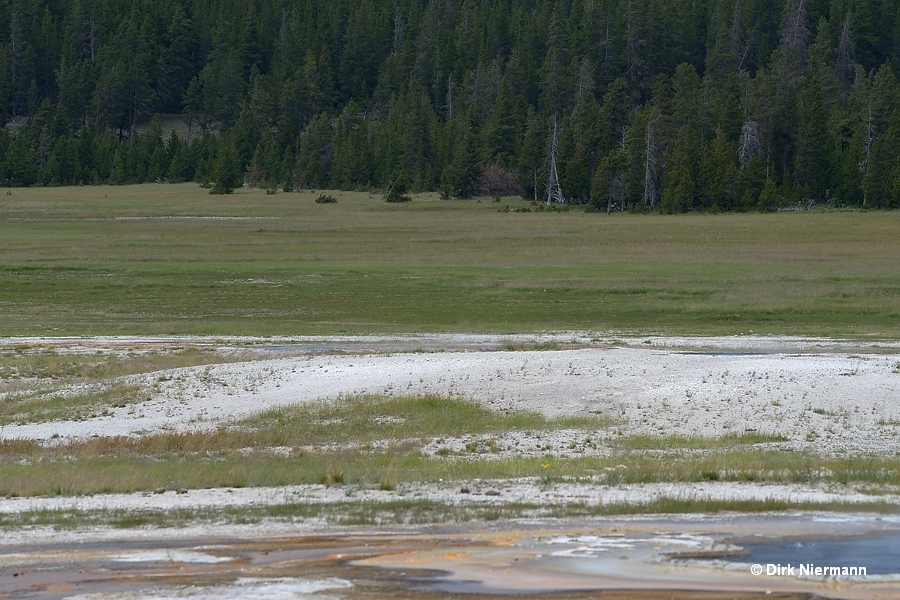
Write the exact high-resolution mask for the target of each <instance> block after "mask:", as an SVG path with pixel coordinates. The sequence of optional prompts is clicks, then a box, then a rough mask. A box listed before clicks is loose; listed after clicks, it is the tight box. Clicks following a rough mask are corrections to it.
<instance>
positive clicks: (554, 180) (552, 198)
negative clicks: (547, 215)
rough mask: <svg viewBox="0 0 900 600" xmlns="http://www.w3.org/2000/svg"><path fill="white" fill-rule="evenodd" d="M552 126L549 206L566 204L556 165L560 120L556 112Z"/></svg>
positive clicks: (548, 182)
mask: <svg viewBox="0 0 900 600" xmlns="http://www.w3.org/2000/svg"><path fill="white" fill-rule="evenodd" d="M550 128H551V131H552V132H553V135H552V137H551V139H550V174H549V175H548V176H547V206H550V205H551V204H554V203H555V204H565V203H566V198H565V196H563V193H562V188H561V187H560V185H559V171H558V169H557V166H556V156H557V153H558V151H559V122H558V117H557V114H556V113H553V116H552V117H550Z"/></svg>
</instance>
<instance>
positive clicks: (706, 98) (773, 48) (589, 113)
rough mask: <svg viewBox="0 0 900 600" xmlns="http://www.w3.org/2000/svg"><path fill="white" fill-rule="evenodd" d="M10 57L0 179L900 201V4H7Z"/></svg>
mask: <svg viewBox="0 0 900 600" xmlns="http://www.w3.org/2000/svg"><path fill="white" fill-rule="evenodd" d="M0 40H2V46H0V99H2V102H0V123H2V124H4V125H5V127H2V128H0V181H2V182H3V184H5V185H7V186H34V185H72V184H97V183H110V184H126V183H139V182H153V181H160V182H166V181H168V182H180V181H197V182H199V183H200V184H202V185H209V186H212V187H213V189H214V191H224V192H227V191H230V190H231V189H232V188H233V187H236V186H239V185H241V183H242V181H243V182H246V183H247V184H249V185H255V186H260V187H265V188H268V189H271V190H273V191H274V190H275V189H284V190H293V189H308V188H341V189H387V188H395V189H401V190H402V189H406V188H408V189H411V190H440V191H441V192H442V193H444V194H445V195H446V196H448V197H461V198H466V197H471V196H474V195H482V194H486V195H504V194H522V195H524V196H526V197H532V198H535V199H537V200H541V201H547V199H548V197H549V198H550V199H551V200H555V201H557V202H564V203H567V204H579V205H585V206H586V207H590V208H591V209H598V210H603V211H606V210H636V211H663V212H683V211H689V210H710V211H714V210H770V209H774V208H778V207H789V206H808V205H810V204H812V203H815V204H816V205H822V204H827V205H834V206H851V207H858V206H861V207H870V208H896V207H900V156H898V149H900V86H898V82H897V78H896V75H895V73H896V72H897V69H898V68H900V0H555V1H554V0H484V1H479V2H476V1H475V0H395V1H391V2H377V1H373V0H328V1H325V0H154V1H152V2H151V1H149V0H131V1H119V0H116V1H113V0H2V1H0ZM173 123H177V124H178V127H172V124H173ZM557 182H558V185H556V183H557Z"/></svg>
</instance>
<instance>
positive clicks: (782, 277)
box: [0, 184, 900, 338]
mask: <svg viewBox="0 0 900 600" xmlns="http://www.w3.org/2000/svg"><path fill="white" fill-rule="evenodd" d="M318 194H319V193H318V192H307V193H302V194H285V193H279V194H277V195H266V194H265V192H264V191H262V190H250V189H242V190H239V191H238V192H237V193H236V194H234V195H233V196H210V195H209V194H208V193H207V192H206V190H203V189H201V188H199V187H198V186H196V185H193V184H185V185H145V186H132V187H83V188H34V189H14V190H10V191H9V195H0V274H2V275H0V335H62V334H126V333H127V334H169V333H173V334H194V333H196V334H253V335H269V334H333V333H372V332H378V333H390V332H431V331H485V332H520V331H538V330H548V329H557V330H558V329H596V330H616V331H622V332H633V333H649V332H657V333H680V334H737V333H748V332H750V331H753V332H756V333H785V334H805V335H830V336H855V335H869V334H874V335H876V336H880V337H885V338H898V337H900V260H898V255H897V251H898V249H900V237H898V234H900V212H814V213H780V214H728V215H681V216H659V215H630V214H624V215H619V214H617V215H613V216H612V217H607V216H606V215H603V214H584V213H583V212H581V211H580V210H573V211H570V212H567V213H556V212H552V213H551V212H536V211H535V209H534V207H533V206H531V204H530V203H528V202H525V201H523V200H520V199H504V200H502V201H501V202H500V203H495V202H491V201H490V200H489V199H482V201H481V202H478V201H474V200H471V201H442V200H439V199H438V198H437V197H435V196H433V195H421V196H416V197H415V198H414V200H413V202H410V203H406V204H399V205H396V204H395V205H391V204H385V203H384V202H382V201H381V197H380V196H379V195H370V194H367V193H349V192H334V193H333V195H334V196H335V197H336V198H337V199H338V202H337V204H316V203H315V202H314V199H315V197H317V196H318ZM507 206H508V207H509V208H511V209H513V210H510V211H506V210H505V209H506V207H507ZM525 208H528V209H530V210H531V211H532V212H528V213H525V212H519V211H517V210H516V209H525Z"/></svg>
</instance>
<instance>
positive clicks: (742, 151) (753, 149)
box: [738, 120, 760, 171]
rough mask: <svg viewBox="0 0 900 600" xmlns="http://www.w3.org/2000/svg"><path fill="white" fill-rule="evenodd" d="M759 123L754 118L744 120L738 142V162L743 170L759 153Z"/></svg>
mask: <svg viewBox="0 0 900 600" xmlns="http://www.w3.org/2000/svg"><path fill="white" fill-rule="evenodd" d="M759 148H760V144H759V124H758V123H757V122H756V121H753V120H747V121H744V125H743V126H742V127H741V138H740V141H739V143H738V164H739V165H740V170H741V171H743V170H744V167H746V166H747V162H749V161H750V159H751V158H752V157H753V155H754V154H758V153H759Z"/></svg>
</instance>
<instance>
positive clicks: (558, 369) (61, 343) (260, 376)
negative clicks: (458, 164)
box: [0, 333, 900, 597]
mask: <svg viewBox="0 0 900 600" xmlns="http://www.w3.org/2000/svg"><path fill="white" fill-rule="evenodd" d="M546 342H554V343H558V344H561V345H562V346H563V347H569V346H572V349H563V350H553V351H535V350H527V349H525V350H509V349H506V350H504V349H502V348H504V347H507V348H508V347H516V348H527V347H529V346H530V345H534V344H542V343H546ZM0 344H9V345H12V344H17V345H22V344H33V345H35V346H46V345H53V346H56V347H58V348H63V349H67V350H69V351H73V352H79V351H88V352H96V351H98V350H99V351H126V350H138V351H139V350H140V349H141V348H156V347H169V346H184V345H204V346H213V347H219V348H222V349H223V351H224V352H230V351H234V350H237V349H241V348H245V347H247V346H251V347H253V348H254V349H255V351H256V352H261V353H263V354H264V355H265V356H266V357H265V358H263V359H261V360H253V361H248V362H242V363H228V364H218V365H212V366H204V367H196V368H187V369H176V370H171V371H166V372H157V373H151V374H147V375H141V376H136V377H131V378H128V381H130V382H132V383H136V384H140V385H144V386H146V387H147V389H149V390H150V397H149V399H148V400H146V401H145V402H142V403H140V404H136V405H131V406H127V407H125V408H120V409H115V410H113V412H112V414H111V415H109V416H104V417H97V418H93V419H89V420H85V421H78V422H53V423H46V424H29V425H16V426H6V427H3V428H2V430H0V438H5V439H10V438H29V439H37V440H41V441H44V442H46V443H54V441H55V440H69V439H75V438H84V437H89V436H110V435H143V434H148V433H153V432H158V431H164V430H169V431H171V430H190V429H198V428H214V427H217V426H218V425H220V424H223V423H227V422H229V421H232V420H234V419H237V418H240V417H242V416H245V415H248V414H251V413H254V412H257V411H259V410H263V409H267V408H271V407H276V406H282V405H288V404H292V403H297V402H305V401H310V400H314V399H328V398H335V397H337V396H339V395H342V394H363V393H384V394H394V395H399V394H418V393H434V394H442V395H460V396H465V397H469V398H473V399H476V400H478V401H480V402H483V403H485V405H486V406H489V407H491V408H493V409H497V410H504V409H527V410H535V411H539V412H541V413H543V414H546V415H548V416H557V415H578V414H602V415H608V416H610V417H613V418H614V419H616V420H617V422H618V424H617V425H614V426H612V427H610V428H608V429H606V430H602V431H598V432H595V433H593V434H592V436H593V437H594V438H595V439H596V440H597V441H598V442H600V443H598V444H596V446H597V448H590V447H588V446H586V445H585V444H583V443H579V444H577V445H576V448H575V449H572V448H570V445H571V441H572V439H573V436H574V437H577V436H582V437H583V436H584V434H583V433H581V432H571V431H569V432H566V431H564V432H559V433H556V434H554V435H552V436H548V435H539V434H534V435H528V434H513V433H510V434H507V435H504V436H492V437H493V439H494V441H495V442H496V443H497V446H498V447H499V449H500V451H499V452H497V453H495V454H496V455H498V456H502V455H504V454H509V453H518V454H522V453H530V454H538V455H552V456H564V455H571V454H591V453H596V454H603V453H605V452H608V450H606V449H605V448H606V447H605V446H604V445H603V443H602V442H603V441H604V440H605V439H611V438H614V437H616V436H621V435H630V434H638V433H644V434H652V435H665V434H682V435H702V436H720V435H723V434H727V433H742V432H746V431H760V432H766V433H780V434H782V435H784V436H786V437H787V438H788V440H787V441H785V442H780V443H778V444H774V446H775V447H781V448H791V449H796V450H806V449H808V450H811V451H813V452H815V453H820V454H835V455H848V454H862V455H864V454H869V453H874V454H881V455H883V454H896V453H897V452H898V451H900V346H898V345H897V344H896V343H884V342H869V341H846V340H843V341H842V340H817V339H802V338H786V337H756V336H741V337H735V338H652V337H651V338H638V339H633V338H627V337H614V336H609V335H596V334H588V333H564V334H554V335H545V336H463V335H442V336H400V337H359V338H356V337H354V338H350V337H348V338H340V339H328V340H323V339H317V338H290V339H248V338H242V339H235V338H217V339H206V338H152V339H151V338H92V339H64V340H62V339H55V340H48V339H24V338H19V339H8V340H3V341H0ZM308 350H316V351H315V352H309V351H308ZM74 391H77V390H73V392H74ZM376 426H377V425H376ZM472 440H476V441H477V439H476V438H474V437H471V436H464V437H462V438H459V439H454V440H441V441H437V440H424V446H423V451H424V452H437V451H438V450H439V449H441V448H450V449H451V450H461V449H463V448H464V447H465V444H466V443H467V442H470V441H472ZM547 444H550V448H549V450H548V449H547V448H546V445H547ZM466 487H468V488H469V491H470V493H465V494H464V493H461V491H460V484H459V482H454V483H452V484H451V483H447V484H444V483H438V484H431V485H428V484H403V483H401V484H400V485H399V486H398V488H397V489H396V490H393V491H382V490H374V489H363V488H358V487H356V486H350V485H347V486H335V487H331V488H326V487H324V486H314V485H311V486H293V487H285V488H271V489H270V488H262V489H260V488H257V489H240V490H225V489H217V490H190V491H189V492H188V493H186V494H176V493H174V492H173V491H168V492H166V493H163V494H125V495H96V496H92V497H84V498H8V499H0V513H14V512H21V511H27V510H32V509H62V510H65V509H79V510H94V509H109V508H121V509H127V510H168V509H177V508H202V507H206V508H215V507H223V506H250V505H262V504H267V505H271V504H279V503H289V502H308V503H336V502H342V501H347V500H362V501H368V502H373V503H375V502H381V501H388V500H396V499H398V498H409V499H428V500H436V501H441V502H448V503H452V504H461V505H474V504H485V503H489V504H503V503H512V502H529V503H533V502H539V503H541V504H546V505H548V506H549V505H566V504H568V503H572V502H583V503H587V504H600V503H603V504H609V503H643V502H648V501H652V500H654V499H657V498H678V499H686V500H702V499H713V500H739V499H754V500H787V501H791V502H844V503H863V502H871V501H872V500H878V501H882V502H884V503H886V504H888V505H890V504H895V505H898V506H900V490H893V489H882V490H880V493H879V494H878V495H877V496H872V495H871V494H870V493H866V492H867V490H865V489H863V488H860V487H858V486H853V485H850V486H842V485H837V484H828V485H799V484H798V485H782V484H761V485H760V484H751V483H733V482H708V483H687V484H651V485H604V484H602V483H598V482H588V483H581V484H577V483H558V482H557V483H551V484H546V483H541V481H539V479H538V478H536V477H535V478H529V479H523V480H509V481H472V482H467V484H466ZM485 492H491V493H490V494H486V493H485ZM535 517H536V518H540V517H541V515H539V514H538V515H535ZM698 518H700V519H702V518H703V516H702V515H699V516H698ZM873 518H876V519H877V518H879V517H873ZM323 532H333V528H332V527H331V525H330V524H329V523H328V522H325V521H316V520H309V521H301V522H294V523H284V522H278V523H274V522H273V523H261V524H255V525H252V526H242V525H230V526H227V527H223V526H221V525H219V524H202V523H198V524H196V525H194V526H189V527H185V528H182V529H177V530H175V529H169V530H152V529H129V530H122V531H116V530H110V529H92V530H74V531H69V532H66V531H63V532H60V531H52V530H49V529H45V528H25V529H21V530H18V531H4V532H3V537H2V540H0V548H2V547H3V546H4V545H14V544H47V543H51V542H52V543H64V542H66V541H73V542H75V541H89V540H116V539H119V540H135V539H145V538H146V539H150V538H152V539H156V538H168V539H175V538H203V537H207V536H222V535H230V536H237V537H240V536H245V537H251V538H254V537H264V536H268V537H272V536H279V535H288V536H290V535H303V534H313V533H323ZM369 532H370V533H371V532H372V531H371V530H369ZM637 581H640V578H639V577H638V579H637ZM892 589H893V588H892ZM815 591H816V592H818V593H822V589H821V588H819V589H816V590H815ZM892 593H894V592H889V594H892ZM864 596H865V595H864ZM179 597H182V596H179ZM291 597H294V596H291ZM834 597H843V594H842V593H837V594H835V595H834ZM848 597H849V596H848ZM861 597H862V596H861ZM871 597H879V596H878V595H877V594H876V595H875V596H871ZM884 597H890V596H884Z"/></svg>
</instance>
